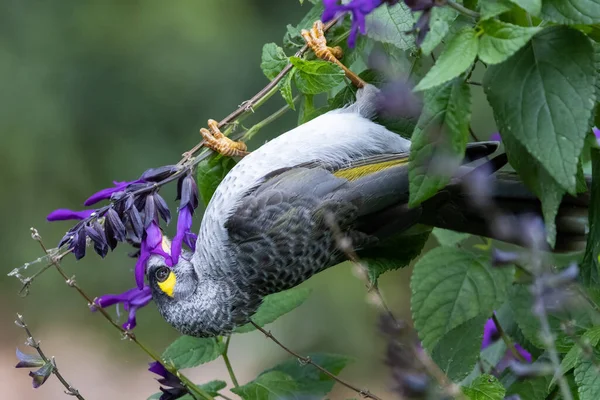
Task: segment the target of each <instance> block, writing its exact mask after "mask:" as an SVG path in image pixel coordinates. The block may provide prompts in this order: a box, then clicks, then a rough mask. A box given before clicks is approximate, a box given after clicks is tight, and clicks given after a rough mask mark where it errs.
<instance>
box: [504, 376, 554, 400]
mask: <svg viewBox="0 0 600 400" xmlns="http://www.w3.org/2000/svg"><path fill="white" fill-rule="evenodd" d="M548 382H550V377H549V376H539V377H536V378H529V379H522V380H518V381H516V382H515V383H513V384H512V385H510V387H509V388H508V390H507V392H506V395H507V396H510V395H513V394H516V395H519V398H520V399H521V400H538V399H545V398H546V396H547V395H548V393H549V390H548Z"/></svg>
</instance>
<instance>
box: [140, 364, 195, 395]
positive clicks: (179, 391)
mask: <svg viewBox="0 0 600 400" xmlns="http://www.w3.org/2000/svg"><path fill="white" fill-rule="evenodd" d="M148 365H149V366H150V367H149V368H148V371H150V372H153V373H155V374H156V375H160V376H161V378H159V379H157V381H158V383H160V384H161V385H164V386H166V387H162V386H161V387H160V391H161V392H163V394H162V395H161V396H160V400H175V399H178V398H180V397H182V396H183V395H185V394H186V393H188V391H187V389H186V388H185V386H184V385H183V383H182V382H181V381H180V380H179V378H177V376H176V375H174V374H172V373H171V372H169V371H167V369H166V368H165V367H164V365H162V364H161V363H159V362H158V361H154V362H151V363H149V364H148Z"/></svg>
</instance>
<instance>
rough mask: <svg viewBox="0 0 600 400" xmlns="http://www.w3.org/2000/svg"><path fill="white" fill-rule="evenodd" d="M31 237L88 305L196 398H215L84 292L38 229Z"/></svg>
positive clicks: (32, 231)
mask: <svg viewBox="0 0 600 400" xmlns="http://www.w3.org/2000/svg"><path fill="white" fill-rule="evenodd" d="M31 237H32V238H33V239H34V240H35V241H37V242H38V243H39V245H40V247H41V248H42V250H43V251H44V253H46V254H47V255H48V256H50V264H52V265H54V267H55V268H56V271H58V273H59V274H60V275H61V276H62V277H63V279H64V280H65V282H66V283H67V285H69V286H70V287H72V288H74V289H75V290H76V291H77V292H78V293H79V295H80V296H81V297H83V298H84V299H85V300H86V301H87V303H88V306H90V307H94V306H95V307H96V309H97V310H98V312H100V314H101V315H102V316H103V317H104V319H106V320H107V321H108V322H109V323H110V324H111V325H112V326H114V327H115V328H116V329H117V330H119V332H121V333H122V334H123V336H124V337H127V338H129V339H130V340H131V341H132V342H134V343H135V344H137V345H138V347H139V348H140V349H142V351H143V352H144V353H146V354H147V355H148V356H149V357H150V358H152V359H153V360H154V361H158V362H159V363H161V364H163V365H164V366H165V368H166V369H167V370H168V371H169V372H171V373H172V374H174V375H176V376H177V377H178V378H179V379H180V380H181V381H182V383H183V384H184V385H185V387H186V389H187V390H188V392H189V393H190V394H191V395H192V396H193V397H195V398H196V399H205V400H214V397H213V396H211V395H210V394H209V393H207V392H206V391H204V390H203V389H201V388H199V387H198V386H196V385H195V384H194V383H193V382H191V381H190V380H189V379H188V378H187V377H186V376H185V375H183V374H182V373H181V372H179V371H178V370H177V369H176V368H174V367H173V366H171V365H169V364H168V363H164V362H163V361H162V360H161V358H160V356H158V355H157V354H155V353H154V351H152V350H151V349H150V348H148V347H146V345H144V344H143V343H142V342H140V341H139V340H138V338H137V337H136V336H135V334H134V333H133V332H131V331H128V330H125V329H123V327H121V326H120V325H119V324H117V323H116V322H115V321H114V320H113V319H112V318H111V316H110V315H109V314H108V312H107V311H106V310H105V309H103V308H102V307H98V306H97V305H96V304H95V302H94V299H92V298H91V297H90V296H89V295H88V294H87V293H86V292H84V291H83V289H81V287H80V286H79V285H78V284H77V282H76V281H75V277H74V276H72V277H70V278H69V276H68V275H67V274H66V273H65V271H64V270H63V268H62V267H61V265H60V260H61V257H60V256H53V255H51V254H50V252H49V251H48V248H47V247H46V246H45V245H44V242H43V241H42V237H41V236H40V234H39V233H38V231H37V230H36V229H34V228H31ZM65 255H66V254H65Z"/></svg>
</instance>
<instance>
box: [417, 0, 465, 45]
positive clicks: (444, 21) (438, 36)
mask: <svg viewBox="0 0 600 400" xmlns="http://www.w3.org/2000/svg"><path fill="white" fill-rule="evenodd" d="M457 16H458V13H457V12H456V11H455V10H454V9H452V8H450V7H434V8H432V9H431V20H430V22H429V27H430V31H429V32H428V33H427V36H425V40H423V43H422V44H421V52H422V53H423V54H424V55H426V56H428V55H430V54H431V52H433V50H434V49H435V48H436V47H437V46H438V45H439V44H440V43H442V40H443V39H444V37H446V35H447V34H448V31H449V30H450V24H451V23H452V22H453V21H454V20H455V19H456V17H457Z"/></svg>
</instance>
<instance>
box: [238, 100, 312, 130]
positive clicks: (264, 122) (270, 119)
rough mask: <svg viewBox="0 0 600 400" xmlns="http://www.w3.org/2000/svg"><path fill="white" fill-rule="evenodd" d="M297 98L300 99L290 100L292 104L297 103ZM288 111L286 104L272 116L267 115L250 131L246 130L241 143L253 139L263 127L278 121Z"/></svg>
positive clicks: (288, 107)
mask: <svg viewBox="0 0 600 400" xmlns="http://www.w3.org/2000/svg"><path fill="white" fill-rule="evenodd" d="M299 98H300V96H296V97H294V98H293V99H292V103H295V102H296V101H298V99H299ZM289 109H290V106H289V105H288V104H286V105H284V106H283V107H281V108H280V109H279V110H277V111H275V112H274V113H273V114H271V115H269V116H268V117H267V118H265V119H263V120H262V121H260V122H258V123H256V124H254V125H253V126H252V127H251V128H250V129H248V130H247V131H246V132H245V133H244V136H242V140H243V141H248V140H250V139H252V138H253V137H254V135H256V134H257V133H258V131H260V130H261V129H262V128H264V127H265V126H267V125H269V124H270V123H272V122H273V121H276V120H277V119H279V118H280V117H281V116H282V115H283V114H285V113H286V112H287V111H288V110H289Z"/></svg>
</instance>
